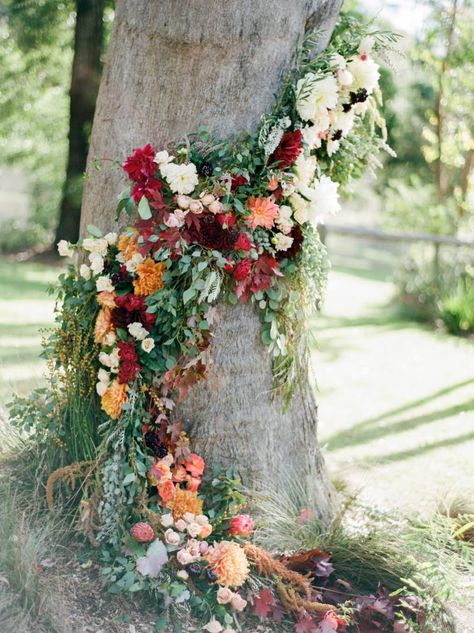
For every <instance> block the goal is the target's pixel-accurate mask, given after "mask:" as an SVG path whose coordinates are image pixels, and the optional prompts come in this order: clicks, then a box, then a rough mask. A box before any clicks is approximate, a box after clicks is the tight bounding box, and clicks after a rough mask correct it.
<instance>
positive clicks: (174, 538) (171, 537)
mask: <svg viewBox="0 0 474 633" xmlns="http://www.w3.org/2000/svg"><path fill="white" fill-rule="evenodd" d="M180 540H181V537H180V535H179V534H178V532H175V531H174V530H172V529H171V528H168V529H167V530H166V532H165V541H166V543H168V545H174V546H176V545H179V542H180Z"/></svg>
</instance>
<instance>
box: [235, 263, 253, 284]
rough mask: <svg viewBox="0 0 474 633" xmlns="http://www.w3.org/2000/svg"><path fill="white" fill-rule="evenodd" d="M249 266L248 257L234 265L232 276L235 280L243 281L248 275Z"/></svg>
mask: <svg viewBox="0 0 474 633" xmlns="http://www.w3.org/2000/svg"><path fill="white" fill-rule="evenodd" d="M251 266H252V262H251V260H250V259H243V260H242V261H241V262H239V263H238V264H236V266H235V267H234V270H233V271H232V276H233V277H234V279H235V280H236V281H243V280H244V279H246V278H247V277H248V275H249V273H250V267H251Z"/></svg>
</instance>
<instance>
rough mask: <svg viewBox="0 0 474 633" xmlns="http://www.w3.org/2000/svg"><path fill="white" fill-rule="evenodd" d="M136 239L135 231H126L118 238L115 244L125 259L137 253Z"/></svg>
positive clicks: (136, 233)
mask: <svg viewBox="0 0 474 633" xmlns="http://www.w3.org/2000/svg"><path fill="white" fill-rule="evenodd" d="M137 239H138V232H137V231H135V232H134V233H133V234H130V232H129V231H127V233H122V234H121V235H120V237H119V238H118V242H117V246H118V249H119V251H120V252H121V253H123V256H124V257H125V260H128V259H130V258H131V257H132V255H135V253H138V245H137Z"/></svg>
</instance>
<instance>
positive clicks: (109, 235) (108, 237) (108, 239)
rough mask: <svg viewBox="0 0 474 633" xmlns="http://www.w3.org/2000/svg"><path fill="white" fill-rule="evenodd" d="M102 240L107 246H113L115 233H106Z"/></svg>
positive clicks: (115, 239)
mask: <svg viewBox="0 0 474 633" xmlns="http://www.w3.org/2000/svg"><path fill="white" fill-rule="evenodd" d="M104 240H106V242H107V244H109V245H112V244H115V242H116V241H117V233H113V232H112V231H111V232H110V233H107V235H104Z"/></svg>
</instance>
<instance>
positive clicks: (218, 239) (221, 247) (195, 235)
mask: <svg viewBox="0 0 474 633" xmlns="http://www.w3.org/2000/svg"><path fill="white" fill-rule="evenodd" d="M189 233H190V236H191V240H192V241H193V242H197V243H198V244H201V246H204V247H205V248H212V249H215V250H218V251H230V250H232V249H233V247H234V244H235V242H236V241H237V238H238V236H239V232H238V231H237V230H236V229H234V228H229V229H227V228H224V227H223V226H222V225H221V223H220V222H219V219H218V218H217V217H216V216H215V215H214V214H212V213H206V214H204V213H203V214H202V215H200V216H199V228H198V227H197V226H196V225H195V226H193V227H192V228H191V229H190V231H189Z"/></svg>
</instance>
